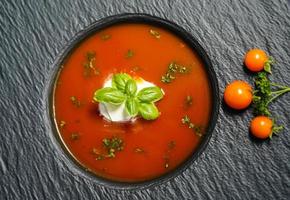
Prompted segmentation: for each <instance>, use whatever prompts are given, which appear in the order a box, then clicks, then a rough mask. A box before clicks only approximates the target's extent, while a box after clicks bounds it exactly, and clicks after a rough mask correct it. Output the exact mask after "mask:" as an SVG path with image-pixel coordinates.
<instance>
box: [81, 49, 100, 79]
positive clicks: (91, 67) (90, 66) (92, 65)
mask: <svg viewBox="0 0 290 200" xmlns="http://www.w3.org/2000/svg"><path fill="white" fill-rule="evenodd" d="M83 66H84V76H85V77H90V76H93V75H99V74H100V70H99V69H98V68H97V67H96V53H95V52H94V51H89V52H87V54H86V62H85V63H84V65H83Z"/></svg>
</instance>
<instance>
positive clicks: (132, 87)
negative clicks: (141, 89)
mask: <svg viewBox="0 0 290 200" xmlns="http://www.w3.org/2000/svg"><path fill="white" fill-rule="evenodd" d="M136 91H137V84H136V82H135V81H134V80H133V79H129V80H128V81H127V83H126V87H125V93H126V94H127V95H129V96H134V95H135V94H136Z"/></svg>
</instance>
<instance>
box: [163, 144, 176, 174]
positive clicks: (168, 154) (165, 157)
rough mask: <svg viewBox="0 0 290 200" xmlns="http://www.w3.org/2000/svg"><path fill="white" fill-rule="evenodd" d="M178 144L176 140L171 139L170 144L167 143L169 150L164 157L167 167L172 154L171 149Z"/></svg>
mask: <svg viewBox="0 0 290 200" xmlns="http://www.w3.org/2000/svg"><path fill="white" fill-rule="evenodd" d="M175 146H176V142H175V141H173V140H171V141H170V142H169V143H168V144H167V150H166V152H165V155H164V156H163V158H164V168H165V169H167V168H168V167H169V163H170V154H171V151H172V150H173V149H174V148H175Z"/></svg>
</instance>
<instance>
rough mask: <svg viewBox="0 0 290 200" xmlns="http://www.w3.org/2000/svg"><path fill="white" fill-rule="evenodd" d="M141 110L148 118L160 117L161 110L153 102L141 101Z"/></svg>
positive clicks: (142, 114)
mask: <svg viewBox="0 0 290 200" xmlns="http://www.w3.org/2000/svg"><path fill="white" fill-rule="evenodd" d="M139 112H140V114H141V116H142V117H143V118H144V119H146V120H154V119H156V118H157V117H159V111H158V109H157V107H156V106H155V105H154V104H153V103H140V104H139Z"/></svg>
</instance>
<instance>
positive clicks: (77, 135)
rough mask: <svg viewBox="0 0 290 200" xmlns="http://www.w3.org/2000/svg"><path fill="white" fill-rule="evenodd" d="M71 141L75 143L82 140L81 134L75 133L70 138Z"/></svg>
mask: <svg viewBox="0 0 290 200" xmlns="http://www.w3.org/2000/svg"><path fill="white" fill-rule="evenodd" d="M70 138H71V140H73V141H75V140H78V139H79V138H80V134H79V133H78V132H73V133H72V134H71V136H70Z"/></svg>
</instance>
